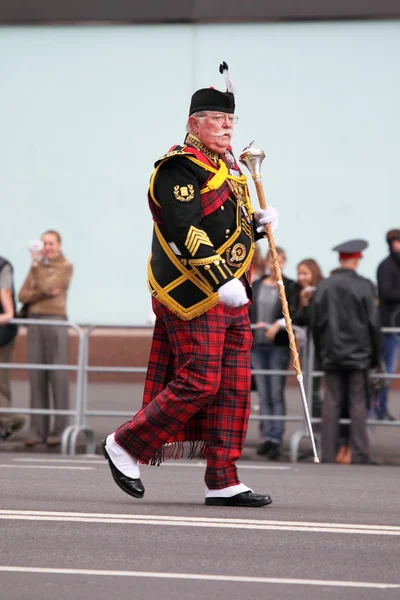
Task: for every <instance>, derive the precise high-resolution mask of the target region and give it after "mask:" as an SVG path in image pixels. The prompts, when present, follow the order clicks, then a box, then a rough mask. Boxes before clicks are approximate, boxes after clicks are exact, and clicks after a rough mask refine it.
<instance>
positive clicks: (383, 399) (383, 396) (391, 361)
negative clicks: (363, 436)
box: [378, 333, 400, 416]
mask: <svg viewBox="0 0 400 600" xmlns="http://www.w3.org/2000/svg"><path fill="white" fill-rule="evenodd" d="M399 349H400V335H396V334H394V335H393V333H384V334H383V360H384V362H385V366H386V371H387V373H389V374H391V373H394V372H395V370H396V366H397V355H398V353H399ZM389 387H390V382H389V385H388V386H387V387H385V388H384V389H383V390H382V391H381V393H380V394H379V406H378V416H385V415H386V413H387V405H388V393H389Z"/></svg>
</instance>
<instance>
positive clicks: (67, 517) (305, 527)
mask: <svg viewBox="0 0 400 600" xmlns="http://www.w3.org/2000/svg"><path fill="white" fill-rule="evenodd" d="M0 519H3V520H19V521H59V522H62V521H64V522H71V523H112V524H115V525H121V524H126V525H166V526H168V525H169V526H181V527H210V528H221V529H226V528H228V529H253V530H268V531H297V532H312V533H352V534H355V535H386V536H400V527H397V526H391V525H387V526H386V525H354V524H351V523H313V522H306V521H267V520H258V519H222V518H207V517H176V516H161V515H127V514H106V513H79V512H53V511H25V510H0Z"/></svg>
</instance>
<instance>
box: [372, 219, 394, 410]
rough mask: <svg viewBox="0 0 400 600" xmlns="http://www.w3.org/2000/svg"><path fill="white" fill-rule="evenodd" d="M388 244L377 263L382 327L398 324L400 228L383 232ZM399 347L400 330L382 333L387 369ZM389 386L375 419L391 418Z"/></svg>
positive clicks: (383, 391)
mask: <svg viewBox="0 0 400 600" xmlns="http://www.w3.org/2000/svg"><path fill="white" fill-rule="evenodd" d="M386 241H387V243H388V244H389V256H387V257H386V258H385V259H384V260H383V261H382V262H381V263H380V265H379V267H378V273H377V279H378V294H379V312H380V317H381V325H382V327H400V229H391V230H390V231H388V232H387V234H386ZM399 349H400V334H399V333H397V334H393V333H384V335H383V360H384V361H385V365H386V371H387V373H394V371H395V370H396V365H397V357H398V353H399ZM388 392H389V386H387V387H385V388H384V389H383V390H382V391H381V393H380V396H379V406H378V410H377V417H378V419H389V420H390V421H393V420H394V417H392V415H391V414H390V413H389V412H388V408H387V404H388Z"/></svg>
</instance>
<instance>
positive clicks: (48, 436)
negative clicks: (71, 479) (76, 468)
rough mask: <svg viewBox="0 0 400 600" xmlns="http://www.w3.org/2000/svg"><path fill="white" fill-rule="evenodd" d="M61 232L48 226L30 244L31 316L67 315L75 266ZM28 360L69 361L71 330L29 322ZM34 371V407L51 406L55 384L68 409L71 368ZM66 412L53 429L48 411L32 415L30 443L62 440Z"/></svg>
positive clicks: (23, 297)
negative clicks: (65, 250) (69, 369)
mask: <svg viewBox="0 0 400 600" xmlns="http://www.w3.org/2000/svg"><path fill="white" fill-rule="evenodd" d="M61 248H62V247H61V236H60V234H59V233H58V232H57V231H54V230H48V231H46V232H45V233H44V234H43V235H42V238H41V240H40V242H35V243H32V244H31V245H30V252H31V257H32V264H31V268H30V270H29V273H28V275H27V277H26V279H25V281H24V284H23V286H22V288H21V290H20V292H19V296H18V299H19V301H20V302H22V303H23V304H24V305H25V306H26V307H27V316H28V318H30V319H50V320H54V319H57V320H66V319H67V291H68V288H69V285H70V282H71V278H72V273H73V266H72V264H71V263H70V262H69V261H68V260H67V259H66V258H65V257H64V255H63V253H62V251H61ZM28 360H29V362H30V363H45V364H49V365H57V364H58V365H61V364H67V363H68V329H67V328H66V327H57V326H53V325H49V326H44V327H42V326H39V325H30V326H29V327H28ZM29 376H30V388H31V393H30V398H31V408H36V409H41V408H42V409H48V408H50V393H49V392H50V389H49V388H50V387H51V391H52V399H53V406H54V409H56V410H68V408H69V384H68V372H67V371H45V370H36V369H32V370H30V371H29ZM66 426H67V417H66V416H64V415H56V416H55V418H54V424H53V428H52V429H50V418H49V416H48V415H32V417H31V433H32V435H31V436H30V437H29V438H28V439H26V440H25V445H26V446H34V445H35V444H36V443H38V442H47V445H48V446H56V445H58V444H59V443H60V436H61V434H62V431H63V430H64V429H65V427H66Z"/></svg>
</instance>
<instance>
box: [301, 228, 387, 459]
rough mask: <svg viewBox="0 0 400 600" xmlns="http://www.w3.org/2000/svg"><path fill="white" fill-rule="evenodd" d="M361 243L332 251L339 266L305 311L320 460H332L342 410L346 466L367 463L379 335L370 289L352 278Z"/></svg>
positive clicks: (363, 245)
mask: <svg viewBox="0 0 400 600" xmlns="http://www.w3.org/2000/svg"><path fill="white" fill-rule="evenodd" d="M367 246H368V243H367V242H365V241H364V240H352V241H350V242H346V243H344V244H340V245H339V246H336V247H335V248H333V250H335V251H337V252H339V262H340V268H338V269H336V270H334V271H333V272H332V273H331V275H330V277H328V278H327V279H325V280H324V281H321V283H320V284H319V285H318V288H317V291H316V293H315V296H314V302H313V305H312V308H311V328H312V332H313V337H314V343H315V349H316V354H317V356H318V358H319V359H320V361H321V365H322V370H323V371H324V373H325V386H326V393H325V398H324V403H323V409H322V460H323V462H334V461H335V457H336V453H337V443H338V433H339V423H338V422H339V418H340V414H341V410H342V407H343V406H346V405H347V406H348V409H349V413H350V419H351V427H350V448H351V456H352V462H353V463H358V464H370V463H371V462H372V461H371V459H370V457H369V449H368V446H369V445H368V436H367V427H366V421H367V412H368V387H367V377H368V370H369V369H370V368H371V367H375V366H377V365H378V364H379V362H380V356H381V335H380V323H379V317H378V308H377V302H376V298H375V291H374V286H373V284H372V282H371V281H369V280H368V279H365V278H364V277H361V275H358V274H357V272H356V270H357V268H358V265H359V262H360V259H361V257H362V254H361V252H362V250H364V249H365V248H366V247H367Z"/></svg>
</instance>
